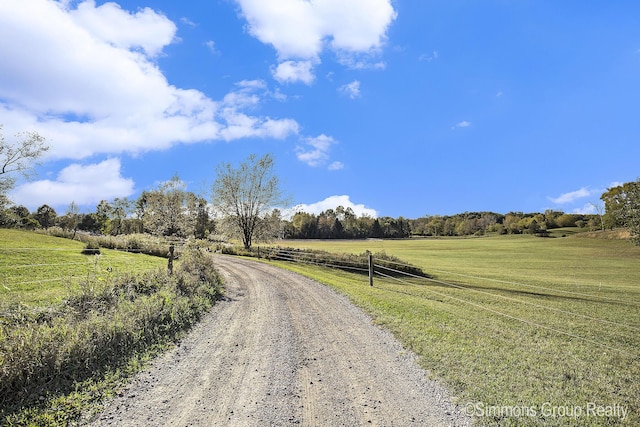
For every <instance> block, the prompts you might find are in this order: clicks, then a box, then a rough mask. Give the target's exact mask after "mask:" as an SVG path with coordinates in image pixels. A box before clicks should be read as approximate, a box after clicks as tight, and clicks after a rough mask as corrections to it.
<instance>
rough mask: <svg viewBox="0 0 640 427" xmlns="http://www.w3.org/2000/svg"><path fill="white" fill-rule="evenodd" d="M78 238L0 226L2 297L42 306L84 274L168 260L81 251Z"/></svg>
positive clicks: (62, 294)
mask: <svg viewBox="0 0 640 427" xmlns="http://www.w3.org/2000/svg"><path fill="white" fill-rule="evenodd" d="M83 248H84V244H83V243H81V242H78V241H73V240H69V239H63V238H58V237H51V236H45V235H41V234H35V233H31V232H25V231H19V230H7V229H0V300H1V301H2V303H6V304H11V303H18V302H19V303H22V304H26V305H29V306H32V305H33V306H46V305H49V304H51V303H56V302H59V301H61V300H62V299H64V298H65V297H66V296H67V295H68V294H69V292H70V291H72V290H74V289H76V287H77V286H78V284H79V283H80V282H81V281H82V280H83V279H87V278H91V279H94V278H98V279H99V278H100V277H106V276H108V275H117V274H121V273H126V272H141V271H144V270H150V269H156V268H158V267H163V266H164V267H166V265H167V260H166V259H162V258H157V257H150V256H147V255H140V254H132V253H126V252H120V251H114V250H108V249H101V254H100V255H97V256H95V255H82V253H81V252H82V249H83Z"/></svg>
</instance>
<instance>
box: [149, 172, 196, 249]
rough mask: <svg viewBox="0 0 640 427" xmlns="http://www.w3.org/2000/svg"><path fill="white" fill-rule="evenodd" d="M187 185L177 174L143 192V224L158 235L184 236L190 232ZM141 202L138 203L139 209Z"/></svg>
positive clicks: (191, 228) (191, 225)
mask: <svg viewBox="0 0 640 427" xmlns="http://www.w3.org/2000/svg"><path fill="white" fill-rule="evenodd" d="M189 197H190V195H189V193H188V192H187V185H186V184H185V183H184V181H182V180H181V179H180V177H179V176H178V175H174V176H173V177H171V179H170V180H169V181H167V182H164V183H162V184H160V186H159V187H158V189H156V190H153V191H147V192H146V193H144V198H145V201H144V213H143V215H144V226H145V229H146V230H148V231H149V232H150V233H151V234H155V235H158V236H180V237H185V236H187V235H189V234H192V232H193V231H192V230H193V224H192V223H191V222H190V218H189V215H188V203H189ZM140 207H141V203H140V202H139V203H138V210H140Z"/></svg>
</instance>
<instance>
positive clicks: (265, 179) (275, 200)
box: [212, 154, 286, 249]
mask: <svg viewBox="0 0 640 427" xmlns="http://www.w3.org/2000/svg"><path fill="white" fill-rule="evenodd" d="M212 193H213V207H214V211H215V212H216V214H217V215H220V216H221V217H222V219H223V223H222V224H223V225H226V227H227V231H228V232H229V233H230V234H232V235H239V236H240V238H241V239H242V243H243V245H244V247H245V248H246V249H250V248H251V245H252V243H253V240H254V237H255V232H256V230H257V229H258V228H261V229H262V228H264V227H265V226H268V225H269V223H270V221H268V219H267V216H269V215H270V214H271V211H272V210H273V209H274V208H275V207H277V206H283V205H285V204H286V202H285V201H284V200H283V196H282V191H281V189H280V182H279V179H278V177H277V176H276V175H275V172H274V161H273V158H272V157H271V156H270V155H269V154H266V155H264V156H263V157H261V158H257V157H256V155H254V154H252V155H251V156H249V158H248V159H247V160H246V161H244V162H243V163H241V164H240V166H239V167H238V168H236V169H234V168H233V167H231V165H230V164H229V163H223V164H221V165H219V166H218V168H217V170H216V181H215V182H214V184H213V187H212ZM278 227H279V225H278Z"/></svg>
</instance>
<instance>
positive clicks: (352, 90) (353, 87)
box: [338, 80, 360, 99]
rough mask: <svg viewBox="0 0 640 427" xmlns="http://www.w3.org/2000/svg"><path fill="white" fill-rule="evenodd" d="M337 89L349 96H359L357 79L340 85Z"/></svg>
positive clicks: (352, 97)
mask: <svg viewBox="0 0 640 427" xmlns="http://www.w3.org/2000/svg"><path fill="white" fill-rule="evenodd" d="M338 90H339V91H340V92H341V93H343V94H345V95H347V96H348V97H349V98H351V99H356V98H358V97H359V96H360V82H359V81H358V80H354V81H352V82H351V83H347V84H346V85H343V86H340V89H338Z"/></svg>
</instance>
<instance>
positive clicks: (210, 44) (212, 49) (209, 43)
mask: <svg viewBox="0 0 640 427" xmlns="http://www.w3.org/2000/svg"><path fill="white" fill-rule="evenodd" d="M204 45H205V46H206V47H207V48H209V51H210V52H211V53H213V54H217V53H218V51H217V50H216V42H214V41H213V40H208V41H206V42H204Z"/></svg>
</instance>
